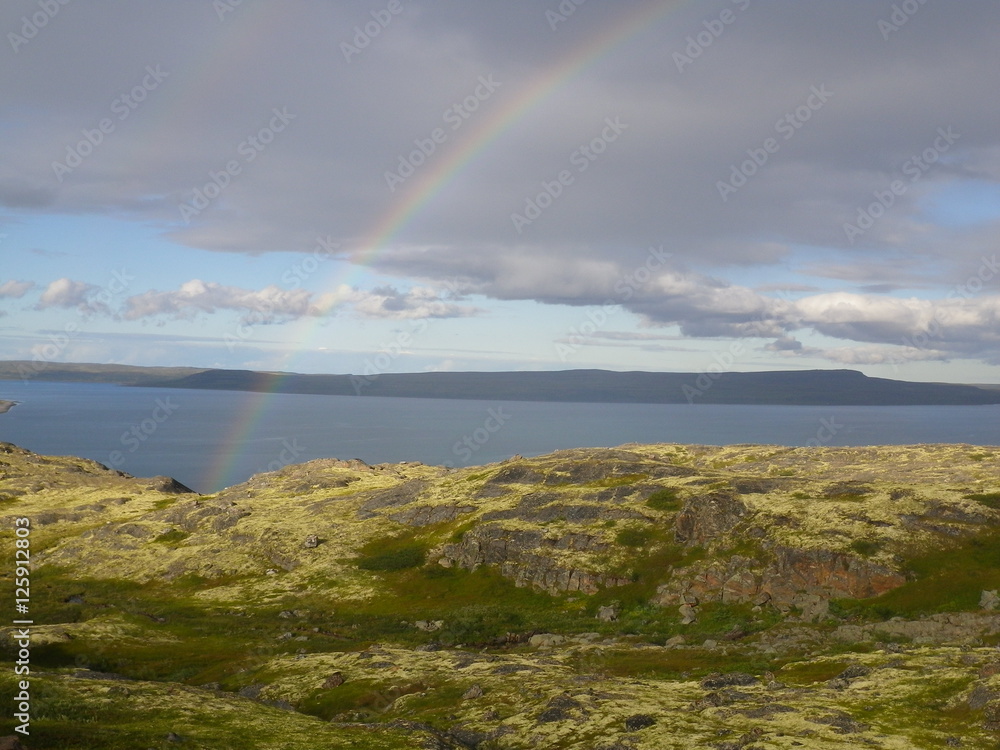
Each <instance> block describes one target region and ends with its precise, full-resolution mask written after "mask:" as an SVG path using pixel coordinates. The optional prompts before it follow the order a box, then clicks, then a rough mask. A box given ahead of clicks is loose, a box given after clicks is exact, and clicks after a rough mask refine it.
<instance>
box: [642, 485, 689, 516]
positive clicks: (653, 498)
mask: <svg viewBox="0 0 1000 750" xmlns="http://www.w3.org/2000/svg"><path fill="white" fill-rule="evenodd" d="M646 507H648V508H652V509H653V510H662V511H667V512H673V511H677V510H680V509H681V499H680V497H679V496H678V492H677V490H676V489H674V488H673V487H664V488H662V489H659V490H656V492H654V493H653V494H652V495H650V496H649V497H647V498H646Z"/></svg>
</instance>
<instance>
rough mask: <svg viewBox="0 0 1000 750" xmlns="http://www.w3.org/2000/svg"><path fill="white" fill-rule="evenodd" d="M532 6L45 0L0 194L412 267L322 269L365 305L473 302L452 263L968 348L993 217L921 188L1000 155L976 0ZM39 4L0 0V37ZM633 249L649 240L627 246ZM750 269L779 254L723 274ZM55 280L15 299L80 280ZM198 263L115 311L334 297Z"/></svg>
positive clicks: (688, 315)
mask: <svg viewBox="0 0 1000 750" xmlns="http://www.w3.org/2000/svg"><path fill="white" fill-rule="evenodd" d="M557 6H558V3H537V2H534V1H529V0H510V1H509V2H504V3H502V4H489V3H477V4H470V3H467V2H458V0H444V1H442V2H433V3H432V2H426V1H425V2H421V1H419V0H403V1H402V5H401V7H402V12H401V13H399V14H398V15H391V18H389V21H388V23H387V24H386V25H385V28H384V29H383V28H380V29H379V32H378V34H377V35H376V36H375V37H374V38H372V39H370V40H369V41H367V42H366V43H365V44H364V45H361V44H360V42H363V41H365V40H364V38H363V35H362V38H361V39H360V40H359V39H358V38H356V37H358V32H357V28H358V27H361V28H362V30H363V29H364V27H365V24H366V23H369V22H372V21H373V15H372V14H373V12H374V13H375V15H376V16H378V14H379V12H380V11H381V10H382V9H383V8H384V7H385V4H379V3H368V2H361V1H360V0H357V1H355V0H350V1H345V2H338V3H323V2H316V1H311V0H294V1H291V2H287V3H281V4H280V6H279V5H277V4H265V3H254V2H244V3H242V4H241V5H239V6H237V7H235V8H234V9H233V10H232V12H230V13H225V14H223V16H222V17H221V18H220V17H219V14H218V13H217V9H216V8H214V7H213V4H212V3H210V2H206V1H205V0H176V1H175V2H171V3H152V4H151V3H142V4H139V3H134V2H127V1H125V0H109V1H108V2H102V3H100V4H82V3H70V4H68V5H65V6H60V10H59V12H58V14H57V15H56V16H55V17H53V18H52V19H51V20H50V21H49V22H48V23H47V24H46V26H45V27H44V28H41V29H38V30H37V34H36V35H34V36H32V37H31V38H30V39H27V41H25V42H23V43H21V42H18V41H17V40H16V39H14V40H13V41H12V39H11V37H10V36H8V37H7V41H8V46H7V48H5V49H3V50H0V54H2V55H3V56H4V57H6V58H7V63H8V64H4V65H0V90H2V91H3V92H4V105H5V106H4V108H3V110H2V112H0V126H2V127H3V131H4V139H3V146H2V151H3V158H2V159H0V207H3V208H7V209H18V210H24V211H29V212H36V213H52V214H67V213H69V214H80V213H100V214H105V215H113V216H116V217H123V218H129V219H133V220H135V221H142V222H147V223H149V224H151V225H153V226H157V227H159V228H160V230H161V231H162V232H163V234H164V235H166V236H167V237H169V238H171V239H173V240H174V241H176V242H178V243H182V244H185V245H189V246H191V247H196V248H202V249H205V250H210V251H219V252H228V253H247V254H258V253H262V252H272V251H296V252H298V251H301V249H302V248H303V247H309V246H311V245H312V243H313V241H314V238H315V236H316V235H317V233H320V234H323V235H331V236H332V237H334V238H335V239H336V240H337V241H338V242H340V243H341V245H342V247H343V248H344V250H345V252H346V253H347V254H348V256H349V257H352V258H354V259H356V260H357V261H358V262H362V261H364V262H366V263H368V264H370V265H372V266H373V267H374V268H375V269H376V270H377V271H380V272H382V273H384V274H387V275H390V276H395V277H397V278H399V279H401V281H400V283H399V286H404V285H410V284H413V285H415V287H414V288H413V289H410V290H408V291H396V289H395V287H394V288H392V289H389V288H386V289H381V290H374V291H372V292H367V293H365V294H364V296H363V298H361V297H357V298H355V297H351V296H350V295H351V294H360V293H359V292H357V290H354V291H353V292H350V294H348V293H345V294H346V297H345V299H347V301H349V302H350V303H351V304H352V305H353V306H354V307H355V309H356V310H357V311H358V312H360V313H361V314H364V315H371V316H374V317H400V318H405V317H428V316H431V317H433V316H455V315H466V314H474V313H475V311H474V310H472V309H471V308H463V307H459V306H457V305H455V304H454V302H453V301H450V300H449V299H448V297H447V291H446V289H447V288H448V285H450V287H451V288H453V289H456V290H459V292H460V293H472V292H475V293H478V294H482V295H485V296H486V297H490V298H495V299H501V300H536V301H540V302H544V303H549V304H560V305H590V304H607V303H609V302H610V303H613V304H620V305H622V306H623V307H625V308H626V309H628V310H630V311H631V312H633V313H636V314H637V315H639V316H640V317H641V318H642V319H643V320H644V321H645V322H646V323H648V324H650V325H661V326H667V325H676V326H677V327H678V328H679V329H680V331H681V332H682V333H683V334H684V335H686V336H708V337H711V336H754V337H761V338H773V339H776V340H777V341H778V342H782V343H780V344H776V345H773V348H775V349H780V350H781V351H782V352H785V353H789V354H792V355H796V356H799V355H805V354H808V353H813V354H816V351H815V350H814V349H809V348H808V347H801V346H799V347H797V346H795V345H794V344H795V343H797V342H795V340H794V338H792V336H793V334H794V333H795V332H796V331H804V330H809V331H815V332H818V333H821V334H823V335H825V336H829V337H833V338H839V339H843V340H846V341H849V342H860V343H862V344H864V345H869V344H871V345H897V344H898V343H899V342H900V341H901V340H902V339H903V338H904V337H905V336H907V335H912V334H913V332H914V331H918V330H920V327H921V326H926V325H927V324H928V321H931V320H932V319H933V314H934V313H935V312H940V313H941V315H942V316H943V317H942V321H943V322H942V323H941V332H940V333H939V334H938V335H937V336H936V339H937V341H936V343H935V346H934V348H935V351H937V350H941V351H948V352H951V353H952V354H953V355H955V356H978V355H980V354H981V355H982V356H983V357H987V358H988V357H994V356H995V354H994V352H995V351H996V346H997V344H996V341H995V336H994V335H993V334H992V333H991V331H995V330H996V329H997V328H996V323H997V320H996V304H997V303H996V299H997V297H996V294H997V290H998V289H1000V277H998V275H997V274H996V273H991V274H982V273H980V269H981V268H982V264H983V263H984V262H988V259H989V258H991V257H992V256H993V254H994V253H995V248H996V246H997V241H998V239H1000V223H998V222H997V221H996V220H995V218H994V220H993V221H987V222H980V223H979V224H975V225H969V226H956V225H954V224H948V223H947V222H941V221H937V220H936V219H935V218H934V216H933V212H932V211H931V208H932V207H933V206H934V205H935V201H936V200H938V199H939V197H940V194H941V191H942V190H943V189H944V188H945V187H947V186H950V185H954V184H959V183H962V184H964V183H966V182H968V181H970V180H973V179H975V180H978V181H979V182H980V183H982V184H991V185H995V184H996V182H997V181H998V180H1000V131H998V129H997V128H996V122H997V114H998V111H997V110H998V104H997V100H996V96H995V92H996V91H997V84H998V83H1000V81H998V78H1000V47H998V45H997V44H996V34H995V30H996V28H998V24H1000V5H998V4H997V3H996V2H995V1H994V0H964V1H963V2H962V3H943V2H928V3H924V4H921V5H919V6H918V9H917V11H916V12H915V13H914V14H912V17H910V16H907V20H906V23H905V24H902V25H900V26H899V27H898V29H896V28H892V27H887V26H886V25H885V23H886V22H889V23H891V18H892V14H893V13H894V8H895V7H897V6H898V4H894V3H893V2H890V1H889V0H878V1H876V2H872V1H871V0H838V2H837V3H826V4H818V3H802V2H796V1H795V0H775V2H770V3H757V2H755V1H753V2H751V1H749V0H739V1H738V2H724V1H723V0H715V1H713V2H696V3H682V2H676V1H672V0H671V1H665V2H639V1H638V0H636V1H634V2H633V1H629V2H622V3H614V4H611V3H599V2H596V0H594V1H593V2H589V3H585V4H583V5H581V6H579V7H578V8H577V10H576V11H575V12H574V13H573V14H572V15H571V16H569V17H567V18H566V20H565V21H564V22H561V23H559V24H557V25H556V26H555V28H552V23H551V19H550V18H547V17H546V10H550V9H552V8H555V7H557ZM657 7H658V8H661V9H662V11H663V12H662V14H660V15H659V16H658V17H657V18H656V20H655V21H652V22H647V23H646V24H645V25H644V26H642V27H639V26H637V27H636V28H635V29H634V30H633V33H631V34H628V35H623V36H622V37H621V39H620V41H619V43H617V44H614V45H610V46H608V45H605V46H603V47H602V42H604V41H606V40H608V39H609V38H610V35H611V33H612V30H613V29H615V28H617V27H618V26H619V25H621V24H623V21H624V19H626V18H627V17H629V16H630V15H632V14H635V17H636V18H639V17H640V16H639V14H641V12H642V11H643V9H644V8H657ZM37 9H38V6H37V4H36V3H34V2H29V1H28V0H18V1H17V2H10V3H7V4H5V5H4V6H3V8H2V9H0V31H3V32H4V34H5V35H7V34H14V35H15V36H17V35H19V34H21V33H22V31H23V30H22V26H23V25H24V22H23V19H24V18H25V17H29V18H30V16H31V14H32V13H33V12H35V11H36V10H37ZM724 10H729V11H731V12H733V16H732V18H733V21H732V23H730V24H728V25H724V28H723V30H722V33H721V34H720V35H718V37H717V38H716V37H714V36H713V37H712V41H711V44H710V45H708V46H702V45H701V43H700V42H699V41H698V40H699V39H700V38H703V37H704V33H703V32H705V31H706V29H708V28H709V27H710V26H712V24H713V23H715V20H716V19H718V18H720V14H722V12H723V11H724ZM383 15H384V14H383ZM880 22H882V23H881V25H880ZM706 24H708V25H706ZM716 26H717V25H716ZM109 30H113V33H109ZM700 34H701V37H699V35H700ZM97 39H99V40H101V41H100V44H95V40H97ZM692 40H693V41H692ZM344 45H352V46H353V45H358V46H357V49H356V51H354V52H352V51H351V47H345V46H344ZM692 45H694V47H693V48H692ZM699 49H700V51H699ZM588 51H594V52H599V54H588ZM693 51H698V54H697V55H696V56H692V57H691V59H690V62H687V63H684V62H683V59H684V58H679V57H678V55H690V54H691V53H692V52H693ZM679 60H681V62H680V63H679V62H678V61H679ZM679 68H681V69H679ZM435 133H437V136H435ZM424 152H430V153H424ZM408 170H409V171H412V174H409V172H408ZM387 173H396V174H397V175H398V177H399V179H398V180H393V179H387ZM404 173H406V174H404ZM560 173H563V179H562V181H560ZM895 183H898V184H899V186H900V189H895V190H894V189H893V185H894V184H895ZM727 186H728V187H727ZM553 195H554V197H553ZM886 195H889V196H890V197H891V205H890V206H889V207H888V208H885V207H884V206H883V209H882V210H879V209H878V208H877V205H878V202H879V200H883V201H884V200H885V198H884V196H886ZM879 196H883V198H881V199H880V198H879ZM541 204H545V205H544V206H542V205H541ZM533 206H534V208H533ZM873 206H875V208H874V209H873V208H872V207H873ZM185 207H186V208H185ZM408 209H413V210H408ZM876 212H878V213H879V216H878V217H876V218H873V219H872V220H871V223H870V226H866V227H863V226H862V224H863V223H864V222H865V219H864V217H865V216H866V215H873V214H874V213H876ZM515 215H521V216H522V217H523V218H524V219H526V220H527V222H524V221H522V222H520V223H519V222H518V221H517V219H516V218H515ZM404 216H405V217H409V218H408V219H406V220H405V221H399V218H400V217H404ZM849 225H857V228H858V230H859V231H858V232H856V233H854V234H852V232H851V231H850V229H849V228H848V227H849ZM373 241H378V242H379V243H380V247H378V248H376V252H374V254H373V253H372V250H373V248H372V247H371V243H372V242H373ZM651 247H656V248H663V250H662V252H663V253H665V254H667V255H669V261H667V260H662V259H660V260H658V261H657V262H656V263H655V264H654V265H648V264H649V262H650V248H651ZM644 268H645V272H644V271H643V270H642V269H644ZM768 268H773V269H781V274H782V275H783V276H784V277H785V278H781V279H775V280H773V281H769V282H768V283H767V284H765V285H759V284H754V283H744V282H743V281H742V279H743V276H744V274H750V273H754V272H758V275H757V276H756V277H755V278H758V279H759V278H761V277H760V275H759V271H760V270H761V269H768ZM788 269H795V270H788ZM977 274H979V275H978V276H977ZM638 276H642V277H643V278H644V279H645V280H640V279H639V278H638ZM976 278H978V279H979V282H978V288H976V289H968V290H967V291H968V292H969V293H968V294H966V293H962V292H959V293H958V294H956V295H953V298H952V299H951V300H948V295H949V294H951V293H952V292H954V291H955V290H956V289H958V290H961V289H963V288H966V286H965V285H968V283H969V281H970V280H972V279H976ZM63 282H66V283H70V282H69V280H63V281H61V282H56V283H57V284H59V283H63ZM66 283H64V284H63V286H61V287H58V288H53V287H50V288H49V289H47V290H46V292H45V295H43V299H42V302H41V304H42V305H67V304H69V305H72V304H79V298H81V297H83V296H85V295H86V292H87V290H86V289H81V288H77V287H73V286H72V285H70V286H67V285H66ZM203 283H205V287H204V289H202V290H201V291H197V290H196V291H197V293H189V292H190V290H184V289H181V290H174V291H169V292H154V291H150V292H148V293H145V294H140V295H136V296H134V297H133V298H132V299H130V301H129V306H128V308H127V311H126V318H131V319H139V318H144V317H150V316H157V315H160V316H175V317H176V316H181V317H183V316H184V315H189V314H193V313H195V312H196V311H199V310H200V311H212V310H218V309H228V310H243V311H244V312H246V311H256V312H258V313H259V312H261V305H264V304H265V301H267V303H268V304H273V305H274V309H275V310H277V311H278V313H276V314H278V319H284V318H282V316H304V315H306V316H307V315H315V314H319V313H320V312H321V311H328V310H329V309H330V308H329V306H327V307H324V304H327V305H329V304H332V303H330V302H329V301H327V302H326V303H321V302H320V301H319V300H318V299H314V298H310V297H309V295H305V296H303V295H304V293H301V294H297V293H296V292H287V291H286V292H281V291H280V290H269V289H259V290H240V289H236V288H235V287H229V286H227V285H226V284H224V283H222V281H221V280H219V281H218V282H203ZM212 284H214V286H213V285H212ZM831 284H834V285H836V286H837V287H838V288H839V289H841V292H839V293H838V295H839V296H838V295H831V294H827V293H824V292H823V291H821V290H827V289H829V288H830V285H831ZM782 290H785V293H779V292H782ZM914 292H919V294H920V295H921V296H922V297H933V298H936V299H937V301H935V302H931V301H927V300H923V301H920V300H909V299H905V298H903V297H902V296H900V295H901V294H903V293H914ZM789 293H790V294H789ZM331 294H335V292H331ZM929 316H930V317H929ZM990 326H993V328H992V329H991V328H990ZM823 351H824V352H826V354H824V355H823V356H828V357H830V358H834V359H835V358H836V357H840V358H841V359H840V360H837V361H846V360H845V359H844V358H845V357H849V356H853V355H847V354H843V353H841V354H836V353H833V354H831V353H830V352H832V351H833V350H823ZM866 352H867V353H862V354H858V355H856V356H858V357H859V358H862V359H863V358H864V357H869V358H870V359H872V360H873V361H874V360H875V359H877V358H878V356H880V355H879V354H878V353H877V352H873V351H872V350H866Z"/></svg>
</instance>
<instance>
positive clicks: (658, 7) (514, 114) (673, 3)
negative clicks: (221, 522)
mask: <svg viewBox="0 0 1000 750" xmlns="http://www.w3.org/2000/svg"><path fill="white" fill-rule="evenodd" d="M692 1H693V0H660V1H658V2H650V3H645V4H643V5H641V6H640V7H639V8H638V9H636V10H634V11H632V12H630V13H627V14H625V15H623V16H622V18H621V19H620V20H619V21H618V22H617V23H615V24H613V25H611V26H610V27H609V28H607V29H605V30H604V31H603V32H602V33H600V34H598V35H597V36H595V37H594V38H592V39H590V40H588V41H587V42H586V43H585V44H583V45H581V46H580V47H578V48H576V49H574V50H573V51H572V52H571V53H570V54H569V55H567V56H565V57H564V58H562V59H560V60H558V61H557V62H556V63H555V64H554V65H552V66H551V67H549V68H547V69H546V70H544V71H543V72H542V73H541V74H540V75H538V76H537V78H535V79H534V80H533V81H532V82H531V83H530V84H529V85H528V86H526V87H525V88H524V89H523V90H522V91H520V93H519V94H518V96H516V97H514V98H513V100H512V101H510V102H508V103H507V104H506V106H504V107H502V108H501V109H499V110H498V111H495V112H492V113H490V114H489V116H486V114H487V113H485V112H484V116H482V117H476V118H474V119H472V120H470V121H469V126H466V127H465V128H463V131H462V138H461V139H460V140H458V141H456V142H455V143H454V144H451V143H449V144H447V145H448V146H449V147H450V150H446V151H443V152H441V154H440V157H439V158H436V159H434V158H432V161H431V163H429V164H428V165H426V166H425V168H423V169H421V170H419V171H418V173H417V174H415V175H414V177H413V179H412V180H410V181H408V186H407V187H406V189H405V190H403V192H402V194H401V196H400V198H399V200H398V201H397V202H395V203H393V204H392V205H390V207H389V209H388V210H387V211H386V212H385V213H384V214H383V215H382V216H381V217H380V218H379V219H378V220H377V221H376V222H375V224H374V225H373V226H372V227H371V229H370V230H368V231H367V232H364V233H363V234H362V239H361V241H360V242H359V243H358V244H357V249H356V250H355V251H354V253H353V255H352V257H351V259H350V265H349V267H348V270H347V271H346V272H345V271H343V270H341V271H339V273H338V272H335V274H334V277H333V278H332V279H331V280H330V281H329V282H328V284H327V287H328V288H337V287H338V286H339V285H341V284H345V283H348V282H349V281H350V280H351V275H352V274H353V275H355V276H357V275H360V274H361V273H362V269H363V268H364V267H366V266H370V265H371V263H372V261H373V260H374V259H375V257H376V256H377V255H378V253H379V252H380V251H382V250H384V249H386V248H387V247H389V246H390V245H391V244H392V242H393V240H394V239H395V238H396V237H397V236H398V235H399V234H400V232H401V231H402V230H403V229H404V228H405V227H406V226H407V225H408V224H409V222H410V221H412V220H413V218H414V217H415V216H417V215H418V214H419V213H420V212H421V210H423V208H424V207H425V206H427V204H428V203H430V202H431V201H432V200H433V199H434V198H435V197H436V196H438V195H439V194H440V193H441V192H442V190H444V189H445V188H446V187H447V186H448V185H449V184H450V183H451V182H452V181H453V180H454V179H455V178H456V177H457V176H458V175H460V174H462V173H463V172H464V171H465V170H466V169H467V168H468V167H469V165H470V164H471V163H472V162H473V161H475V159H476V157H478V156H479V155H480V154H482V153H484V152H485V151H486V150H487V149H489V147H490V146H492V145H493V144H494V143H495V142H496V141H497V140H498V139H499V138H500V137H501V136H502V135H504V134H505V133H506V132H507V131H508V130H509V129H510V128H511V127H512V126H513V125H515V124H516V123H518V122H520V121H521V120H522V119H523V118H524V117H525V116H526V115H527V114H528V113H530V112H531V111H532V110H533V109H534V108H535V107H536V106H537V105H538V104H540V103H541V102H543V101H544V100H545V99H546V98H547V97H549V96H550V95H551V94H552V93H553V92H555V91H556V90H557V89H559V88H560V87H561V86H563V85H565V84H566V83H567V82H569V81H571V80H572V79H573V78H575V77H576V76H577V75H579V74H580V73H581V72H582V71H584V70H586V69H587V68H588V67H590V66H591V65H593V64H594V63H596V62H598V61H599V60H601V59H602V58H603V57H604V56H605V55H606V54H608V53H609V52H611V51H612V50H614V49H615V48H617V47H618V46H620V45H621V44H622V43H624V42H626V41H628V40H629V39H632V38H633V37H635V36H637V35H639V34H641V33H642V32H644V31H646V30H647V29H648V28H649V27H650V26H652V25H654V24H656V23H658V22H659V21H661V20H662V19H663V18H664V17H665V16H667V15H669V14H671V13H673V12H675V11H677V10H679V9H680V8H682V7H684V6H685V5H688V4H689V3H691V2H692ZM577 12H578V13H583V12H586V8H580V9H578V11H577ZM541 18H542V14H541V13H540V14H539V19H540V20H541ZM571 25H572V17H570V19H568V21H567V27H568V26H571ZM559 31H560V30H557V31H556V32H555V33H559ZM234 47H235V48H236V49H238V50H245V49H246V46H245V45H234ZM319 327H320V321H319V320H316V321H315V322H312V323H310V324H309V325H308V327H307V330H306V331H305V332H304V335H303V336H302V337H301V338H300V339H299V350H300V351H304V350H307V349H308V348H309V346H310V343H311V341H312V340H313V338H314V337H315V336H316V334H317V332H318V330H319ZM287 369H291V368H290V367H288V368H287ZM281 383H282V379H281V378H280V377H279V378H275V379H274V380H273V382H272V384H271V388H270V389H269V390H268V391H265V392H261V393H256V394H254V395H253V397H251V404H250V408H249V409H247V410H245V411H244V412H243V414H242V415H241V416H240V418H239V419H237V420H235V421H234V422H233V423H232V425H231V426H230V429H229V431H228V434H227V435H226V437H225V438H224V439H223V440H222V441H220V448H219V452H218V454H217V456H216V458H215V460H214V461H213V464H212V468H211V469H210V470H209V472H208V476H207V478H206V479H205V484H206V485H207V486H208V487H209V491H213V490H214V489H216V488H219V487H222V486H225V483H226V482H228V481H230V480H231V479H233V478H234V477H233V476H232V475H233V469H234V467H235V464H236V462H237V460H238V459H239V456H240V454H239V446H241V445H243V444H245V442H246V440H247V439H248V438H249V436H250V435H251V434H252V433H253V431H254V428H255V427H256V425H257V424H258V423H259V422H260V420H261V419H263V418H264V416H265V415H266V413H267V410H268V406H269V403H270V402H271V401H272V399H270V396H271V395H272V394H273V393H274V392H275V391H276V390H279V389H280V387H281Z"/></svg>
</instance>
